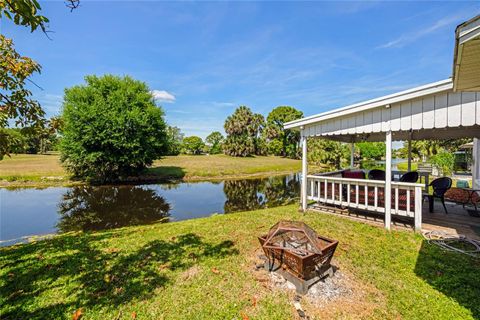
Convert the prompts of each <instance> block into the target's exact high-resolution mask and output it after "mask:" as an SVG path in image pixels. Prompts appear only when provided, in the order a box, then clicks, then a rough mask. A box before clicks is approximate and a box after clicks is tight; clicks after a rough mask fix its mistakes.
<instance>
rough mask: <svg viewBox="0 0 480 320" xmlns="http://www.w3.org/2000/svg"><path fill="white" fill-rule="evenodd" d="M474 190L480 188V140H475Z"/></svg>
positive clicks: (473, 153)
mask: <svg viewBox="0 0 480 320" xmlns="http://www.w3.org/2000/svg"><path fill="white" fill-rule="evenodd" d="M472 155H473V163H472V188H474V189H478V188H480V139H478V138H474V139H473V152H472Z"/></svg>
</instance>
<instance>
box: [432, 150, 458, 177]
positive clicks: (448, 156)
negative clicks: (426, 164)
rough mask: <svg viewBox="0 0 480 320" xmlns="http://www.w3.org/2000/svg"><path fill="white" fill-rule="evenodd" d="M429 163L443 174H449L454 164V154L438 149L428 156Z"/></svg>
mask: <svg viewBox="0 0 480 320" xmlns="http://www.w3.org/2000/svg"><path fill="white" fill-rule="evenodd" d="M429 161H430V163H431V164H432V165H434V166H436V167H437V168H438V169H439V170H441V171H442V173H443V175H444V176H448V175H451V174H452V172H453V166H454V165H455V155H454V154H453V153H450V152H446V151H440V152H439V153H437V154H436V155H434V156H432V157H430V160H429Z"/></svg>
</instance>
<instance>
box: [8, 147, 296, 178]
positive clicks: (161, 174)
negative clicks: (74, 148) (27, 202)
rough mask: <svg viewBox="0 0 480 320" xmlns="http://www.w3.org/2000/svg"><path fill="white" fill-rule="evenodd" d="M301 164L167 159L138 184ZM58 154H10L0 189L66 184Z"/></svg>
mask: <svg viewBox="0 0 480 320" xmlns="http://www.w3.org/2000/svg"><path fill="white" fill-rule="evenodd" d="M300 170H301V161H300V160H293V159H287V158H281V157H247V158H236V157H229V156H225V155H210V156H204V155H202V156H189V155H180V156H169V157H165V158H163V159H161V160H157V161H155V162H154V164H153V165H152V167H151V168H149V169H148V170H147V172H146V173H145V174H144V175H143V176H141V177H140V178H139V179H138V180H139V181H142V180H144V181H147V180H148V181H152V180H162V179H165V178H175V179H184V180H206V179H232V178H244V177H258V176H270V175H279V174H287V173H293V172H298V171H300ZM69 183H72V181H70V180H69V177H68V175H67V173H66V172H65V171H64V170H63V168H62V166H61V164H60V162H59V155H58V154H49V155H26V154H20V155H12V156H11V157H5V159H4V160H2V161H0V186H2V185H3V186H28V185H32V186H35V185H58V184H69Z"/></svg>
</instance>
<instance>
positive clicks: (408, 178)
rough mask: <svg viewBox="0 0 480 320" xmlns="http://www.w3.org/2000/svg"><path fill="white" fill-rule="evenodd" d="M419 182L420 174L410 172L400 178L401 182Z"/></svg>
mask: <svg viewBox="0 0 480 320" xmlns="http://www.w3.org/2000/svg"><path fill="white" fill-rule="evenodd" d="M417 180H418V172H416V171H409V172H407V173H405V174H404V175H403V176H401V177H400V182H411V183H415V182H417Z"/></svg>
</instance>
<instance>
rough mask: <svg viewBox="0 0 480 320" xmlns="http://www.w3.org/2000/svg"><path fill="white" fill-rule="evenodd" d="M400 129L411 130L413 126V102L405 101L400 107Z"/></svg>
mask: <svg viewBox="0 0 480 320" xmlns="http://www.w3.org/2000/svg"><path fill="white" fill-rule="evenodd" d="M400 114H401V118H400V129H401V130H410V129H411V128H412V103H411V102H410V101H407V102H403V103H402V105H401V108H400Z"/></svg>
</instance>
